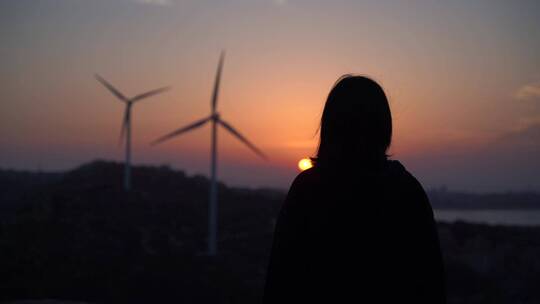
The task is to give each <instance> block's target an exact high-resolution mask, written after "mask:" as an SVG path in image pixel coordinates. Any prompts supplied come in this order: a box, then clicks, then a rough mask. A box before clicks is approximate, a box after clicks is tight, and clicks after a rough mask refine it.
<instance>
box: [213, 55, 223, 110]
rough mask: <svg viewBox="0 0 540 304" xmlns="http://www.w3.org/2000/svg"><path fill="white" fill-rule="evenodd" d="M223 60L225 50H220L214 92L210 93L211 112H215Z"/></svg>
mask: <svg viewBox="0 0 540 304" xmlns="http://www.w3.org/2000/svg"><path fill="white" fill-rule="evenodd" d="M224 60H225V51H221V55H220V56H219V63H218V68H217V72H216V80H215V82H214V92H213V93H212V113H215V112H216V106H217V99H218V92H219V82H220V81H221V71H222V70H223V61H224Z"/></svg>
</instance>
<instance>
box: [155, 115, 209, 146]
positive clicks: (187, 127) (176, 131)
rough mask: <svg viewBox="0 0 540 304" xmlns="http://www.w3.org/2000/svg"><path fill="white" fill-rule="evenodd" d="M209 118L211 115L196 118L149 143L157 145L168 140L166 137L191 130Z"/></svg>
mask: <svg viewBox="0 0 540 304" xmlns="http://www.w3.org/2000/svg"><path fill="white" fill-rule="evenodd" d="M211 118H212V117H211V116H209V117H206V118H204V119H201V120H197V121H196V122H194V123H192V124H189V125H187V126H185V127H182V128H180V129H177V130H175V131H172V132H171V133H169V134H166V135H164V136H162V137H160V138H158V139H156V140H154V141H153V142H151V143H150V144H151V145H152V146H153V145H157V144H159V143H161V142H163V141H166V140H168V139H170V138H172V137H175V136H178V135H180V134H182V133H185V132H187V131H190V130H193V129H195V128H198V127H200V126H202V125H204V124H205V123H207V122H208V121H209V120H210V119H211Z"/></svg>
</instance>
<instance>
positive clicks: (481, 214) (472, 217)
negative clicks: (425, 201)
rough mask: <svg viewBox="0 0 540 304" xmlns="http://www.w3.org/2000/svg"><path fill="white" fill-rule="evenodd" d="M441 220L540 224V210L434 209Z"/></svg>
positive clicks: (494, 223) (518, 224)
mask: <svg viewBox="0 0 540 304" xmlns="http://www.w3.org/2000/svg"><path fill="white" fill-rule="evenodd" d="M433 213H434V214H435V219H436V220H437V221H441V222H450V223H451V222H455V221H463V222H468V223H475V224H489V225H507V226H540V210H525V209H523V210H501V209H498V210H440V209H436V210H433Z"/></svg>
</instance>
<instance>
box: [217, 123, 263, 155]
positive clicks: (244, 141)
mask: <svg viewBox="0 0 540 304" xmlns="http://www.w3.org/2000/svg"><path fill="white" fill-rule="evenodd" d="M218 122H219V123H220V124H221V125H222V126H223V127H224V128H225V129H227V131H229V132H231V133H232V134H233V135H234V136H236V138H238V139H239V140H240V141H241V142H243V143H244V144H245V145H246V146H248V147H249V148H250V149H251V150H252V151H253V152H255V153H256V154H257V155H259V156H260V157H262V158H264V159H268V157H266V155H265V154H264V153H262V152H261V150H259V149H258V148H257V147H255V145H254V144H252V143H251V142H249V140H247V138H245V137H244V136H243V135H242V134H240V132H238V131H236V129H234V128H233V127H232V126H231V125H230V124H228V123H227V122H225V121H223V120H222V119H221V118H220V119H218Z"/></svg>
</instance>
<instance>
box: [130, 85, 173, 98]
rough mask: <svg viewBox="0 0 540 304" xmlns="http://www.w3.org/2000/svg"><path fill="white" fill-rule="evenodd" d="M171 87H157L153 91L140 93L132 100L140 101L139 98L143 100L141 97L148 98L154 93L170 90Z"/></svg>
mask: <svg viewBox="0 0 540 304" xmlns="http://www.w3.org/2000/svg"><path fill="white" fill-rule="evenodd" d="M170 88H171V87H163V88H159V89H155V90H152V91H148V92H146V93H142V94H139V95H137V96H135V97H133V98H131V101H138V100H141V99H144V98H148V97H150V96H154V95H157V94H160V93H163V92H165V91H167V90H169V89H170Z"/></svg>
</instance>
